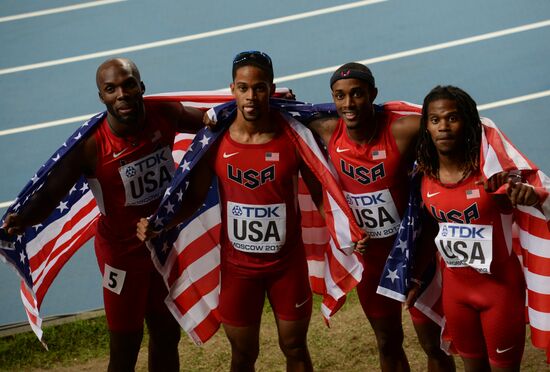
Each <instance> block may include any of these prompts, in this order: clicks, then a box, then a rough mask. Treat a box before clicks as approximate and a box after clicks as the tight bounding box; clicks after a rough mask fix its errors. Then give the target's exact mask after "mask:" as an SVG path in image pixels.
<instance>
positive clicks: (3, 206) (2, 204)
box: [0, 199, 15, 208]
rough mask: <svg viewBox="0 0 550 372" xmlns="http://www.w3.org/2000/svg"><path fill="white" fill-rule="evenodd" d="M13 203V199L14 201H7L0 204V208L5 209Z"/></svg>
mask: <svg viewBox="0 0 550 372" xmlns="http://www.w3.org/2000/svg"><path fill="white" fill-rule="evenodd" d="M14 201H15V199H14V200H10V201H7V202H2V203H0V208H7V207H9V206H10V205H11V204H12V203H13V202H14Z"/></svg>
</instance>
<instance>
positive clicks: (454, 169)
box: [437, 154, 468, 183]
mask: <svg viewBox="0 0 550 372" xmlns="http://www.w3.org/2000/svg"><path fill="white" fill-rule="evenodd" d="M467 173H468V172H467V171H466V163H465V161H464V159H463V157H462V156H460V155H459V154H456V155H454V156H453V155H443V154H439V169H438V171H437V178H438V179H439V180H440V181H441V182H443V183H458V182H460V181H462V180H463V179H465V178H466V177H467V176H468V174H467Z"/></svg>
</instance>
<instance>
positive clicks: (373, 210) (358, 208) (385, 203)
mask: <svg viewBox="0 0 550 372" xmlns="http://www.w3.org/2000/svg"><path fill="white" fill-rule="evenodd" d="M344 196H345V197H346V200H347V202H348V204H349V206H350V207H351V210H352V211H353V214H354V215H355V220H356V221H357V224H358V225H359V227H360V228H362V229H363V231H365V232H366V233H367V234H369V236H370V237H371V238H374V239H380V238H386V237H388V236H392V235H395V234H396V233H397V231H398V230H399V224H400V223H401V218H400V217H399V213H398V211H397V207H396V206H395V203H394V201H393V198H392V196H391V193H390V191H389V190H388V189H385V190H380V191H375V192H369V193H364V194H352V193H349V192H345V191H344Z"/></svg>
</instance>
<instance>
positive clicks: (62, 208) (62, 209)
mask: <svg viewBox="0 0 550 372" xmlns="http://www.w3.org/2000/svg"><path fill="white" fill-rule="evenodd" d="M56 209H59V213H63V211H64V210H65V209H69V207H67V202H64V201H62V202H60V203H59V205H58V206H57V208H56Z"/></svg>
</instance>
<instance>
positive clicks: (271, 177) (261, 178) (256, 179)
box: [227, 164, 275, 190]
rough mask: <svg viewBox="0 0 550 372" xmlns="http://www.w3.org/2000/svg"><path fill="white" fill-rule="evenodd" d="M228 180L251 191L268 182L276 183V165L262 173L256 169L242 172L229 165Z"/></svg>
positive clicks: (263, 170)
mask: <svg viewBox="0 0 550 372" xmlns="http://www.w3.org/2000/svg"><path fill="white" fill-rule="evenodd" d="M227 178H228V179H230V180H231V181H234V182H236V183H238V184H240V185H243V186H244V187H247V188H249V189H251V190H254V189H255V188H257V187H259V186H261V185H263V184H264V183H266V182H270V181H275V165H270V166H269V167H266V168H264V169H262V170H260V171H257V170H255V169H246V170H242V169H239V168H237V167H234V166H233V165H231V164H227Z"/></svg>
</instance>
